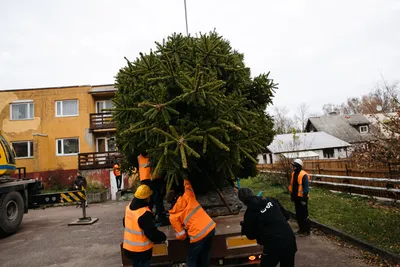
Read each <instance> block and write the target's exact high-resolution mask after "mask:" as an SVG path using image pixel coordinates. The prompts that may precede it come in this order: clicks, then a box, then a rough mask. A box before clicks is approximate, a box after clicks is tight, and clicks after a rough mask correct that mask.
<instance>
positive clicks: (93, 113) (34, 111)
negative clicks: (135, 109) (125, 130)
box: [0, 85, 118, 173]
mask: <svg viewBox="0 0 400 267" xmlns="http://www.w3.org/2000/svg"><path fill="white" fill-rule="evenodd" d="M115 92H116V88H115V87H114V86H113V85H98V86H90V85H84V86H65V87H54V88H34V89H20V90H3V91H0V130H1V131H2V133H3V134H4V135H5V137H6V138H7V139H8V140H9V141H10V142H11V144H12V146H13V148H14V150H15V151H16V154H17V166H19V167H26V171H27V173H31V172H44V171H52V170H56V169H61V168H62V169H64V170H77V169H78V167H79V165H80V169H88V168H94V167H95V166H96V164H107V165H112V162H115V157H118V155H116V153H107V151H115V138H114V134H115V125H114V123H113V122H112V121H111V112H107V111H104V110H103V109H107V108H112V107H113V104H112V101H111V99H112V97H113V96H114V94H115ZM95 152H98V153H95ZM110 158H112V159H113V160H112V162H110V161H109V160H110ZM78 161H79V163H78ZM85 166H87V167H86V168H85ZM89 166H92V167H89ZM103 167H104V165H103ZM107 167H110V166H107Z"/></svg>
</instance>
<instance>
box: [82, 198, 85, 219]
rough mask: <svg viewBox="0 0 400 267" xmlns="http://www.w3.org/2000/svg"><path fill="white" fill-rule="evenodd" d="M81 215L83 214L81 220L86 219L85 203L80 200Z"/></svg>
mask: <svg viewBox="0 0 400 267" xmlns="http://www.w3.org/2000/svg"><path fill="white" fill-rule="evenodd" d="M82 213H83V217H82V218H83V219H86V201H85V200H82Z"/></svg>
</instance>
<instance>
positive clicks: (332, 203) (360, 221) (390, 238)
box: [241, 177, 400, 253]
mask: <svg viewBox="0 0 400 267" xmlns="http://www.w3.org/2000/svg"><path fill="white" fill-rule="evenodd" d="M241 186H242V187H250V188H252V189H253V190H254V191H255V193H256V194H257V193H258V192H259V191H263V196H270V197H275V198H277V199H278V200H279V201H280V202H281V203H282V205H283V206H284V207H285V208H286V209H288V210H290V211H293V212H294V204H293V203H292V202H291V201H290V197H289V193H288V192H287V189H286V188H285V187H283V186H279V185H276V184H275V185H271V183H270V182H269V181H268V179H264V180H263V179H262V177H261V178H260V177H257V178H250V179H246V180H241ZM309 212H310V218H311V219H315V220H316V221H318V222H320V223H322V224H326V225H328V226H331V227H334V228H336V229H339V230H341V231H343V232H345V233H347V234H349V235H352V236H354V237H357V238H359V239H361V240H363V241H366V242H369V243H372V244H374V245H376V246H378V247H381V248H383V249H386V250H388V251H392V252H395V253H400V242H399V240H400V209H399V208H398V207H393V206H385V205H377V204H376V203H375V202H371V200H369V199H366V198H362V197H357V196H351V195H348V194H342V193H338V194H336V193H331V192H329V191H328V190H324V189H321V188H315V187H314V188H311V192H310V200H309Z"/></svg>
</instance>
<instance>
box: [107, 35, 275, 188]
mask: <svg viewBox="0 0 400 267" xmlns="http://www.w3.org/2000/svg"><path fill="white" fill-rule="evenodd" d="M156 45H157V49H156V51H155V52H153V51H150V53H149V54H143V53H140V57H138V58H137V59H136V60H135V61H134V62H130V61H129V60H128V59H126V60H127V65H126V66H125V67H123V68H122V69H120V71H119V72H118V74H117V76H116V87H117V88H118V91H117V93H116V96H115V98H114V102H115V109H114V120H115V122H116V123H117V133H118V134H117V145H118V150H119V151H121V152H122V154H123V155H124V159H125V160H124V163H123V165H122V166H123V168H124V169H125V170H128V169H131V168H133V167H134V166H137V156H138V155H139V154H140V153H143V152H147V153H148V154H149V156H150V160H151V167H152V168H153V170H154V172H153V177H154V176H156V175H162V176H163V177H165V179H166V181H167V185H168V188H170V187H171V186H172V185H173V184H181V181H182V179H186V178H187V177H190V180H191V181H192V183H195V184H196V186H197V188H199V189H201V188H203V189H204V190H207V189H208V188H209V185H210V182H211V181H212V182H213V183H215V184H216V185H217V186H220V185H221V183H222V182H223V181H224V180H227V179H228V180H230V181H233V180H234V179H236V178H237V177H239V176H241V177H248V176H249V175H254V174H255V172H256V168H255V167H256V163H257V161H256V160H255V157H256V155H257V154H258V153H259V152H261V151H263V150H265V148H266V146H267V145H269V144H270V142H271V141H272V138H273V135H274V132H273V130H272V128H273V122H272V119H271V118H270V117H269V116H268V115H267V114H266V113H265V110H266V107H267V105H269V104H271V103H272V97H273V93H274V89H276V88H277V87H276V86H277V84H275V83H274V82H273V80H272V79H270V78H269V73H267V74H262V75H259V76H257V77H255V78H254V79H252V78H251V76H250V69H249V68H247V67H246V66H245V64H244V56H243V54H241V53H239V52H238V51H236V50H233V49H232V47H231V46H230V44H229V41H228V40H225V39H223V38H222V36H220V35H218V34H217V33H216V32H211V33H209V34H204V35H203V34H201V35H200V37H191V36H189V37H186V36H183V35H181V34H173V35H171V36H169V37H168V39H167V41H166V42H165V40H164V42H163V43H162V44H161V43H157V42H156ZM197 188H196V189H197ZM200 191H201V190H200Z"/></svg>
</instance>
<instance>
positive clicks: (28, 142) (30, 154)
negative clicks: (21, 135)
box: [11, 141, 35, 159]
mask: <svg viewBox="0 0 400 267" xmlns="http://www.w3.org/2000/svg"><path fill="white" fill-rule="evenodd" d="M15 143H27V144H28V156H27V157H18V156H17V152H15V158H16V159H33V157H34V156H35V155H32V153H33V151H31V145H30V143H32V145H33V141H13V142H11V146H12V147H13V149H14V144H15ZM14 151H15V149H14Z"/></svg>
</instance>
